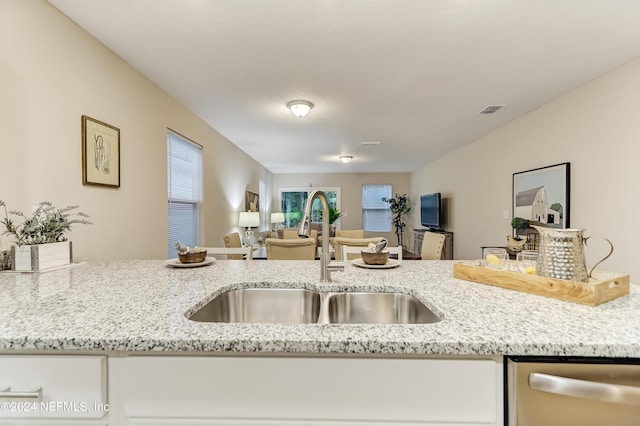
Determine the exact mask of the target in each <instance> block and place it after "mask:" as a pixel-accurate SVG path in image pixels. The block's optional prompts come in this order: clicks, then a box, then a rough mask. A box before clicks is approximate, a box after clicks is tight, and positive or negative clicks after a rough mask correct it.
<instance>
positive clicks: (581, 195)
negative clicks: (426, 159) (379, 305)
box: [411, 60, 640, 281]
mask: <svg viewBox="0 0 640 426" xmlns="http://www.w3.org/2000/svg"><path fill="white" fill-rule="evenodd" d="M523 84H526V82H523ZM639 93H640V60H636V61H634V62H631V63H629V64H627V65H626V66H624V67H622V68H620V69H618V70H615V71H613V72H610V73H609V74H606V75H604V76H602V77H601V78H598V79H596V80H594V81H591V82H590V83H588V84H586V85H584V86H582V87H580V88H578V89H576V90H574V91H572V92H570V93H567V94H565V95H564V96H561V97H559V98H557V99H555V100H554V101H552V102H550V103H548V104H546V105H544V106H542V107H540V108H538V109H537V110H535V111H533V112H531V113H530V114H528V115H526V116H524V117H522V118H521V119H519V120H516V121H514V122H512V123H510V124H508V125H507V126H504V127H503V128H501V129H499V130H497V131H495V132H493V133H491V134H488V135H486V136H485V137H483V138H481V139H479V140H477V141H476V142H475V143H472V144H470V145H467V146H465V147H463V148H460V149H458V150H456V151H454V152H451V153H449V154H448V155H446V156H444V157H442V158H440V159H439V160H437V161H435V162H433V163H430V164H427V165H425V166H424V167H422V168H420V169H419V170H417V171H416V172H414V173H413V175H412V188H411V193H412V194H414V196H415V195H419V194H420V193H424V192H431V191H441V192H443V193H444V194H446V196H447V197H449V198H450V207H451V208H450V211H449V226H448V229H449V230H452V231H454V232H455V243H454V245H455V257H456V258H457V259H473V258H478V257H479V256H480V246H481V245H490V244H497V245H504V244H505V238H506V235H508V234H509V233H510V231H511V228H510V219H511V181H512V174H513V173H516V172H520V171H524V170H530V169H533V168H537V167H544V166H547V165H551V164H556V163H562V162H566V161H568V162H570V163H571V196H570V203H571V217H570V220H571V227H572V228H586V229H587V231H586V235H587V236H588V235H603V236H606V237H608V238H609V239H611V240H612V241H613V244H614V245H615V251H614V254H613V256H612V258H610V259H609V260H607V261H606V262H605V263H603V264H602V265H601V266H600V268H601V269H603V270H608V271H618V272H625V273H630V274H631V279H632V281H634V280H635V281H637V280H638V277H640V266H639V264H638V261H637V255H638V253H639V250H638V242H637V240H638V237H639V236H640V235H639V232H638V228H637V227H636V226H635V222H636V220H637V218H638V210H639V209H640V202H639V201H638V199H639V198H638V194H639V192H638V187H637V185H638V182H640V167H638V158H639V156H640V119H639V118H638V117H639V111H640V96H638V94H639ZM507 108H508V106H507ZM503 210H507V211H508V212H509V218H508V219H503V217H502V212H503ZM414 220H415V216H414ZM586 250H587V260H588V263H589V265H591V264H593V262H594V261H595V258H596V257H597V255H598V254H600V253H602V252H603V251H604V250H605V248H604V246H603V245H602V244H598V243H596V241H593V242H592V241H589V246H588V247H587V249H586Z"/></svg>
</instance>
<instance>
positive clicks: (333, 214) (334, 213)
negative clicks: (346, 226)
mask: <svg viewBox="0 0 640 426" xmlns="http://www.w3.org/2000/svg"><path fill="white" fill-rule="evenodd" d="M319 213H320V214H319V218H320V220H322V210H321V211H319ZM341 217H342V212H340V210H338V209H335V208H329V237H335V235H336V225H335V222H336V220H338V219H340V218H341ZM320 235H322V232H320Z"/></svg>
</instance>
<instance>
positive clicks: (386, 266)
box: [351, 258, 400, 269]
mask: <svg viewBox="0 0 640 426" xmlns="http://www.w3.org/2000/svg"><path fill="white" fill-rule="evenodd" d="M351 263H353V264H354V265H356V266H359V267H360V268H367V269H390V268H397V267H398V266H400V262H399V261H398V260H397V259H389V260H388V261H387V263H385V264H384V265H369V264H367V263H364V261H363V260H362V259H361V258H357V259H353V260H352V261H351Z"/></svg>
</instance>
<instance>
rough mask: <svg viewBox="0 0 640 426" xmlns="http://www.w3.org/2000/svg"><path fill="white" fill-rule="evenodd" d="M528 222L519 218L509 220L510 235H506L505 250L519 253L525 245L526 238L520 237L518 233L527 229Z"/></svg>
mask: <svg viewBox="0 0 640 426" xmlns="http://www.w3.org/2000/svg"><path fill="white" fill-rule="evenodd" d="M529 224H530V223H529V221H528V220H527V219H523V218H521V217H514V218H513V219H511V228H513V233H512V235H507V248H508V249H509V250H512V251H521V250H522V249H523V248H524V245H525V244H526V243H527V236H526V235H524V236H523V235H520V232H521V231H522V230H524V229H527V228H528V227H529Z"/></svg>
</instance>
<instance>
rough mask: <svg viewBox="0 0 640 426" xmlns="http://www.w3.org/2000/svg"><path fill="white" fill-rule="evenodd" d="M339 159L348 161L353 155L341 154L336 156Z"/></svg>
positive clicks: (344, 161)
mask: <svg viewBox="0 0 640 426" xmlns="http://www.w3.org/2000/svg"><path fill="white" fill-rule="evenodd" d="M338 158H339V159H340V161H342V162H343V163H350V162H351V160H353V156H352V155H341V156H339V157H338Z"/></svg>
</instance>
